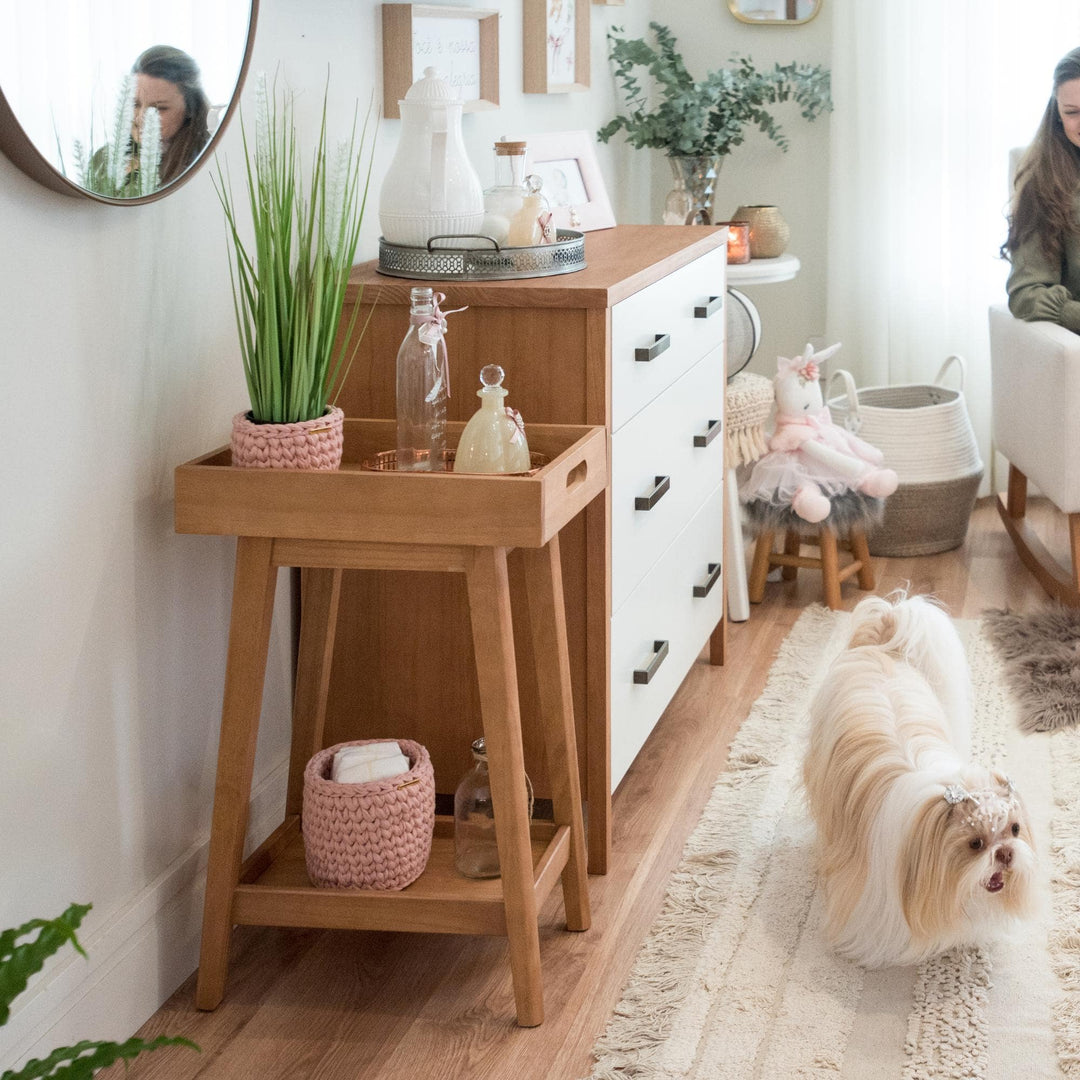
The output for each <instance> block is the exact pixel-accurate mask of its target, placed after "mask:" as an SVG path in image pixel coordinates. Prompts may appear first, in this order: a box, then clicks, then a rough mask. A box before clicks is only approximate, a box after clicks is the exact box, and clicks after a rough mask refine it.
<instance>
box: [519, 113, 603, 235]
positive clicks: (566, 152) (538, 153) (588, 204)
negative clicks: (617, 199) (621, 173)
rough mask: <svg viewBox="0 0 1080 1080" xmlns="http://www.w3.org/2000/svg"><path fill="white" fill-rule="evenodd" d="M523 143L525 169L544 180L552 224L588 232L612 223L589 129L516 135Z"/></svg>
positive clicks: (559, 227) (544, 189)
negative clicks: (553, 221)
mask: <svg viewBox="0 0 1080 1080" xmlns="http://www.w3.org/2000/svg"><path fill="white" fill-rule="evenodd" d="M514 138H515V139H518V140H520V141H522V142H524V143H525V145H526V147H527V157H526V160H525V170H526V172H529V173H535V174H536V175H537V176H539V177H540V178H541V179H542V180H543V181H544V186H543V189H542V191H543V193H544V195H545V196H546V197H547V200H548V203H549V204H550V206H551V212H552V216H553V217H554V219H555V227H556V228H558V229H577V230H579V231H581V232H589V231H591V230H592V229H610V228H611V227H612V226H613V225H614V224H615V214H614V213H613V212H612V209H611V201H610V200H609V199H608V193H607V188H606V187H605V186H604V178H603V177H602V176H601V175H600V166H599V164H598V163H597V160H596V150H595V149H594V147H593V136H592V134H591V132H588V131H555V132H547V133H545V134H543V135H515V136H514Z"/></svg>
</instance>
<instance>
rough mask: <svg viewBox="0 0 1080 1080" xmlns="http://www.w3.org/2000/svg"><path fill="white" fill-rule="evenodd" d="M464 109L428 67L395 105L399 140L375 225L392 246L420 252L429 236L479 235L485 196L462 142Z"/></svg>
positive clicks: (469, 244)
mask: <svg viewBox="0 0 1080 1080" xmlns="http://www.w3.org/2000/svg"><path fill="white" fill-rule="evenodd" d="M463 104H464V103H463V102H462V100H461V98H460V96H459V95H458V94H457V93H456V92H455V91H454V90H453V89H452V88H451V87H450V84H449V83H448V82H447V81H446V80H445V79H443V78H441V77H440V76H439V73H438V72H437V71H436V70H435V68H430V67H429V68H425V69H424V76H423V78H421V79H417V81H416V82H414V83H413V84H412V86H410V87H409V89H408V92H407V93H406V94H405V97H404V99H403V100H401V101H399V102H398V105H399V106H400V108H401V138H400V139H399V141H398V146H397V151H396V153H395V154H394V159H393V161H391V162H390V168H389V169H388V170H387V173H386V176H385V178H384V179H383V184H382V191H381V192H380V194H379V225H380V227H381V228H382V234H383V236H384V237H385V239H387V240H389V241H390V242H391V243H393V244H407V245H410V246H413V247H423V246H425V245H426V244H427V242H428V240H430V239H431V238H432V237H433V236H448V235H464V234H476V233H479V232H480V227H481V225H483V222H484V191H483V188H482V187H481V186H480V178H479V177H478V176H477V175H476V170H475V169H474V168H473V167H472V165H471V164H470V162H469V157H468V155H467V154H466V153H465V144H464V142H463V141H462V138H461V111H462V107H463ZM475 245H476V241H475V240H472V241H462V242H458V243H456V244H455V243H454V242H453V241H442V240H440V241H438V246H440V247H461V246H465V247H473V246H475Z"/></svg>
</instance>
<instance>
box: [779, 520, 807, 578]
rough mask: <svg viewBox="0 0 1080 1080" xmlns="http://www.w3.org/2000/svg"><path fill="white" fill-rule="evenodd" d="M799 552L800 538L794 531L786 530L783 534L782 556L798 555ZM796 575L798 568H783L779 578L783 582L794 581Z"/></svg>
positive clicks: (800, 547)
mask: <svg viewBox="0 0 1080 1080" xmlns="http://www.w3.org/2000/svg"><path fill="white" fill-rule="evenodd" d="M801 550H802V537H801V536H800V535H799V534H798V533H797V532H796V531H795V530H794V529H788V531H787V532H786V533H785V534H784V554H785V555H798V554H799V552H800V551H801ZM798 573H799V568H798V567H797V566H785V567H784V568H783V570H781V571H780V577H781V578H782V579H783V580H784V581H794V580H795V577H796V575H797V574H798Z"/></svg>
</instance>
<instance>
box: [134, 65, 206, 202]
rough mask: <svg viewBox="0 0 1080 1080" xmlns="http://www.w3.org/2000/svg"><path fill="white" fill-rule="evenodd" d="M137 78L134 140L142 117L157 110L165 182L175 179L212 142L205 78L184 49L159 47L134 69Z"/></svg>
mask: <svg viewBox="0 0 1080 1080" xmlns="http://www.w3.org/2000/svg"><path fill="white" fill-rule="evenodd" d="M131 70H132V73H133V74H134V76H135V116H134V120H133V122H132V138H133V139H135V141H136V142H137V141H138V140H139V136H140V133H141V130H142V118H143V115H144V113H145V111H146V110H147V109H148V108H155V109H157V111H158V116H159V118H160V120H161V170H160V176H161V183H162V184H167V183H169V182H170V181H171V180H175V179H176V178H177V177H178V176H179V175H180V174H181V173H182V172H184V170H185V169H187V167H188V166H189V165H190V164H191V163H192V162H193V161H194V160H195V159H196V158H197V157H198V156H199V154H201V153H202V150H203V147H205V146H206V144H207V143H208V142H209V141H210V131H209V128H208V126H207V116H208V114H209V112H210V101H209V99H208V98H207V96H206V93H205V92H204V90H203V88H202V83H201V81H200V79H199V67H198V65H197V64H196V63H195V61H194V60H192V58H191V57H190V56H188V54H187V53H186V52H184V51H183V50H182V49H177V48H174V47H173V46H172V45H154V46H152V47H151V48H149V49H147V50H146V51H145V52H143V53H142V54H140V56H139V58H138V59H137V60H136V61H135V63H134V64H133V65H132V68H131Z"/></svg>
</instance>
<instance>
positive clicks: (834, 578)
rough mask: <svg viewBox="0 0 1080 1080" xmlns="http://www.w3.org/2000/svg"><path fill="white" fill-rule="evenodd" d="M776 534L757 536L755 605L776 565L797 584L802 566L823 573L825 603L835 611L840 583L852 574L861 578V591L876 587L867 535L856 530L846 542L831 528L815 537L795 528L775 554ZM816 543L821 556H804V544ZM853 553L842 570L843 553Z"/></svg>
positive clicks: (752, 595)
mask: <svg viewBox="0 0 1080 1080" xmlns="http://www.w3.org/2000/svg"><path fill="white" fill-rule="evenodd" d="M776 536H777V533H776V532H774V531H772V530H766V531H763V532H761V533H759V534H758V538H757V545H756V546H755V547H754V562H753V565H752V566H751V568H750V581H749V586H748V587H749V593H750V602H751V603H752V604H760V603H761V601H762V600H764V599H765V579H766V577H767V576H768V573H769V571H770V570H771V569H772V568H773V567H774V566H782V567H783V568H784V569H783V578H784V580H785V581H794V580H795V575H796V574H797V573H798V572H799V568H800V567H802V568H804V569H807V570H820V571H821V586H822V591H823V592H824V599H825V604H826V606H827V607H829V608H831V609H832V610H833V611H837V610H838V609H839V608H840V583H841V582H842V581H846V580H847V579H848V578H849V577H851V575H852V574H857V575H858V577H859V588H860V589H872V588H873V587H874V571H873V569H872V568H871V566H870V552H869V551H868V550H867V547H866V533H865V532H863V530H862V529H860V528H856V527H853V528H851V529H850V530H849V531H848V535H847V539H846V540H840V539H838V538H837V535H836V533H834V532H833V531H832V530H831V529H822V530H821V531H820V532H819V533H817V534H816V535H814V536H806V537H804V536H801V535H800V534H799V533H798V532H796V531H795V530H794V529H788V530H787V531H786V532H785V533H784V550H783V551H782V552H778V551H774V550H773V546H774V542H775V540H776ZM804 541H805V542H806V543H809V544H816V546H817V548H818V555H817V557H816V558H815V557H814V556H809V555H803V554H802V545H803V543H804ZM841 549H842V550H845V551H848V552H850V553H851V555H852V560H851V562H850V563H848V564H847V565H846V566H845V567H844V568H843V569H840V556H839V552H840V550H841Z"/></svg>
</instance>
